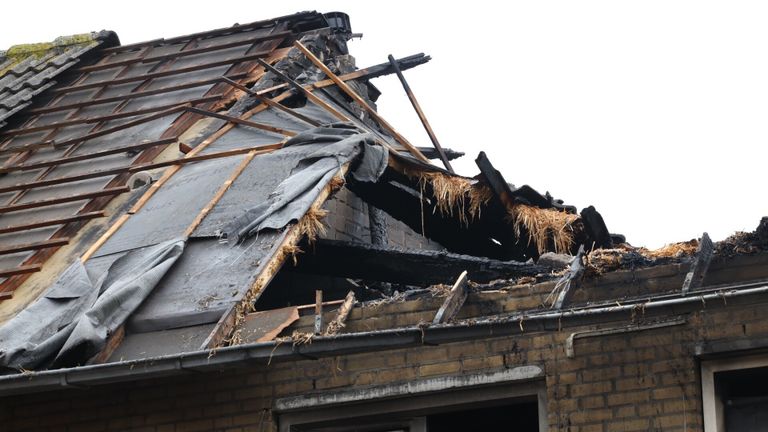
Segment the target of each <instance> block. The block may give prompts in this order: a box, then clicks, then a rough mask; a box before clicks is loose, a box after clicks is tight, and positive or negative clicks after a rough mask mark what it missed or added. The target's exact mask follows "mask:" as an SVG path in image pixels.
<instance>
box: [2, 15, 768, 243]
mask: <svg viewBox="0 0 768 432" xmlns="http://www.w3.org/2000/svg"><path fill="white" fill-rule="evenodd" d="M456 3H458V2H456ZM31 7H32V8H34V11H30V8H31ZM303 10H318V11H321V12H329V11H335V10H340V11H344V12H346V13H348V14H349V15H350V17H351V21H352V28H353V30H354V31H355V32H362V33H364V37H363V38H362V39H361V40H355V41H353V42H352V43H351V44H350V50H351V52H352V54H353V55H354V56H355V57H356V58H357V61H358V66H360V67H365V66H369V65H373V64H377V63H382V62H384V61H386V59H387V55H388V54H390V53H391V54H393V55H395V57H402V56H406V55H410V54H414V53H418V52H425V53H427V54H429V55H431V56H432V57H433V60H432V61H431V62H429V63H427V64H426V65H424V66H420V67H418V68H416V69H413V70H409V71H407V72H406V73H405V74H406V78H407V79H408V81H409V83H410V84H411V87H412V89H413V91H414V93H415V94H416V96H417V97H418V99H419V102H420V103H421V105H422V108H423V109H424V111H425V112H426V114H427V117H428V118H429V120H430V122H431V123H432V126H433V128H434V130H435V131H436V133H437V136H438V138H439V139H440V141H441V143H442V144H443V146H445V147H450V148H452V149H455V150H460V151H463V152H465V153H467V155H466V156H465V157H464V158H462V159H460V160H458V161H455V162H453V164H454V167H455V168H457V170H458V172H459V173H460V174H465V175H475V174H476V173H477V171H478V170H477V168H476V166H475V164H474V158H475V157H476V156H477V153H478V152H479V151H480V150H485V152H486V153H487V154H488V156H489V157H490V159H491V161H492V162H493V163H494V164H495V165H496V167H497V168H498V169H499V170H501V171H502V173H503V174H504V176H505V177H506V179H507V181H509V182H511V183H514V184H516V185H522V184H529V185H531V186H532V187H534V188H535V189H537V190H538V191H540V192H542V193H544V192H545V191H547V190H549V191H550V192H551V193H552V194H553V195H554V196H555V197H557V198H561V199H564V200H565V201H566V203H568V204H572V205H576V206H577V207H578V208H579V209H581V208H583V207H586V206H588V205H595V207H596V208H597V209H598V211H600V212H601V213H602V215H603V217H604V218H605V221H606V224H607V225H608V228H609V229H610V230H611V232H619V233H622V234H625V235H626V236H627V239H628V240H629V241H630V242H631V243H633V244H635V245H646V246H650V247H659V246H661V245H663V244H664V243H667V242H673V241H681V240H688V239H690V238H694V237H698V236H700V234H701V233H702V232H703V231H708V232H709V234H710V235H711V236H712V237H713V239H714V240H720V239H722V238H724V237H726V236H728V235H729V234H731V233H732V232H734V231H737V230H748V231H751V230H753V229H754V228H755V227H756V226H757V223H758V222H759V219H760V217H761V216H763V215H768V148H767V146H766V143H767V142H768V55H766V54H767V53H768V25H766V24H765V23H766V22H768V3H765V2H760V1H755V2H746V1H730V2H726V1H720V2H712V1H644V2H617V1H579V2H574V1H536V2H530V1H508V2H500V1H498V0H497V1H494V2H485V1H474V2H461V4H460V5H458V4H455V3H451V2H430V3H428V4H427V2H417V1H409V2H400V1H392V0H390V1H387V2H378V3H369V2H364V1H359V0H358V1H331V0H327V1H326V0H315V1H283V2H279V1H278V2H269V1H239V0H227V1H222V2H210V1H205V2H202V1H201V2H195V1H189V0H188V1H153V2H149V1H138V0H125V1H112V2H106V1H103V0H101V1H66V2H64V1H55V2H53V1H50V2H42V4H35V5H32V4H31V3H25V2H18V1H16V2H7V3H5V4H3V5H2V6H0V15H2V16H3V18H4V19H3V27H2V29H0V47H3V48H7V47H9V46H11V45H14V44H19V43H29V42H43V41H51V40H53V39H54V38H56V37H57V36H60V35H67V34H74V33H83V32H87V31H93V30H101V29H109V30H114V31H116V32H117V34H118V35H119V36H120V39H121V41H122V43H124V44H127V43H133V42H141V41H145V40H150V39H156V38H160V37H173V36H178V35H182V34H187V33H193V32H198V31H205V30H210V29H213V28H219V27H226V26H230V25H232V24H234V23H247V22H251V21H257V20H261V19H267V18H272V17H276V16H280V15H287V14H291V13H294V12H298V11H303ZM14 17H15V18H14ZM374 83H375V84H376V86H378V87H379V88H380V89H381V90H382V92H383V95H382V97H381V99H380V100H379V109H380V112H381V113H382V114H383V116H384V117H385V118H387V119H388V120H389V121H390V123H392V124H393V125H395V127H397V128H398V130H400V132H401V133H403V134H404V135H405V136H407V137H408V138H409V140H410V141H412V142H414V143H415V144H417V145H429V139H428V137H427V135H426V133H425V132H424V131H423V129H422V128H421V125H420V123H419V122H418V119H417V117H416V115H415V113H414V112H413V109H412V108H411V106H410V104H409V102H408V100H407V98H406V96H405V94H404V93H403V91H402V88H401V87H400V84H399V82H398V81H397V78H396V77H394V76H388V77H384V78H379V79H377V80H376V81H375V82H374Z"/></svg>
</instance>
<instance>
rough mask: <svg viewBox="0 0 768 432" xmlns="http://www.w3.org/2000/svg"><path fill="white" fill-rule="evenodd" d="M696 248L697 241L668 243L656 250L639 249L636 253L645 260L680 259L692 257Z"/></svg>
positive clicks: (697, 245)
mask: <svg viewBox="0 0 768 432" xmlns="http://www.w3.org/2000/svg"><path fill="white" fill-rule="evenodd" d="M698 247H699V241H698V240H696V239H693V240H688V241H687V242H680V243H670V244H667V245H664V246H663V247H661V248H659V249H656V250H648V249H646V248H639V249H638V252H640V254H642V255H643V256H645V257H647V258H680V257H683V256H690V255H693V254H694V253H696V248H698Z"/></svg>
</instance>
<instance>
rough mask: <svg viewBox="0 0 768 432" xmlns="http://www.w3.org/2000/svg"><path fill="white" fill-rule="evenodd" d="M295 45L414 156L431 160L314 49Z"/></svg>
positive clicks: (297, 43) (294, 44)
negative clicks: (334, 70) (314, 51)
mask: <svg viewBox="0 0 768 432" xmlns="http://www.w3.org/2000/svg"><path fill="white" fill-rule="evenodd" d="M293 46H295V47H296V48H298V49H299V51H301V52H302V53H303V54H304V56H305V57H306V58H307V59H309V61H311V62H312V64H314V65H315V66H316V67H317V68H319V69H320V70H321V71H322V72H323V73H324V74H325V75H326V76H327V77H328V78H330V79H331V80H332V81H333V82H334V83H335V84H336V86H338V87H339V89H341V90H342V91H343V92H344V93H346V94H347V96H349V97H350V98H352V100H353V101H355V102H357V104H358V105H360V108H362V109H364V110H365V112H367V113H368V115H370V116H371V118H373V119H374V120H376V122H377V123H378V124H379V125H380V126H381V127H382V128H384V129H385V130H386V131H387V132H389V133H390V134H391V135H392V136H393V137H394V138H395V140H396V141H397V142H398V143H400V144H402V145H403V147H405V148H406V149H408V151H410V152H411V153H412V154H413V156H414V157H416V158H417V159H419V160H421V161H422V162H427V163H428V162H429V159H427V158H426V157H425V156H424V155H423V154H422V153H421V152H420V151H419V149H417V148H416V147H414V146H413V144H411V143H410V142H409V141H408V140H407V139H405V137H404V136H402V135H401V134H400V133H399V132H398V131H397V130H395V128H394V127H393V126H392V125H391V124H389V122H387V121H386V120H384V118H383V117H382V116H381V115H380V114H379V113H378V112H377V111H376V110H375V109H373V108H372V107H371V106H370V105H368V102H366V101H365V100H364V99H363V98H362V97H360V95H359V94H357V92H355V91H354V90H353V89H352V87H350V86H349V85H348V84H347V83H345V82H344V80H343V79H341V78H339V77H338V76H336V74H335V73H333V72H332V71H331V70H330V69H329V68H328V66H326V65H325V63H323V62H322V61H321V60H320V59H319V58H317V57H316V56H315V55H314V54H312V51H310V50H308V49H307V47H305V46H304V45H302V43H301V42H299V41H295V42H294V43H293Z"/></svg>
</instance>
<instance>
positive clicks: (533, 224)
mask: <svg viewBox="0 0 768 432" xmlns="http://www.w3.org/2000/svg"><path fill="white" fill-rule="evenodd" d="M508 212H509V220H510V222H512V224H513V226H514V229H515V235H517V237H518V238H525V237H526V236H527V237H528V244H529V245H531V244H533V245H535V246H536V249H537V250H538V252H539V254H543V253H545V252H547V251H549V250H550V247H552V249H554V251H555V253H567V252H569V251H570V250H571V247H572V246H573V242H574V228H573V224H574V223H575V222H576V221H577V220H579V216H578V215H575V214H570V213H566V212H565V211H562V210H557V209H553V208H546V209H542V208H538V207H533V206H528V205H524V204H515V205H513V206H512V207H511V208H510V209H509V210H508ZM550 245H551V246H550Z"/></svg>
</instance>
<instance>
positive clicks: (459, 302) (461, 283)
mask: <svg viewBox="0 0 768 432" xmlns="http://www.w3.org/2000/svg"><path fill="white" fill-rule="evenodd" d="M466 300H467V271H466V270H464V271H463V272H461V274H460V275H459V278H458V279H457V280H456V282H455V283H454V284H453V286H452V287H451V290H450V291H449V292H448V296H447V297H446V298H445V301H443V304H442V305H441V306H440V309H438V310H437V313H436V314H435V318H434V319H433V320H432V324H445V323H448V322H451V320H452V319H453V318H454V317H456V315H458V313H459V310H461V307H462V306H463V305H464V302H465V301H466Z"/></svg>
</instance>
